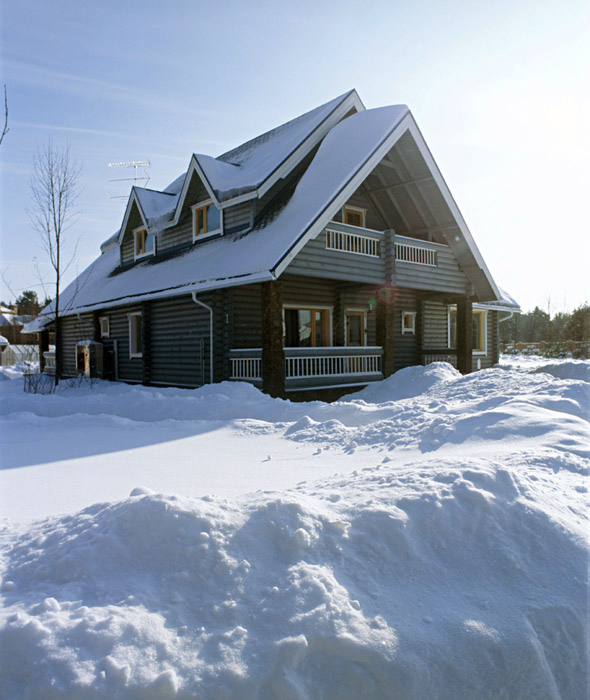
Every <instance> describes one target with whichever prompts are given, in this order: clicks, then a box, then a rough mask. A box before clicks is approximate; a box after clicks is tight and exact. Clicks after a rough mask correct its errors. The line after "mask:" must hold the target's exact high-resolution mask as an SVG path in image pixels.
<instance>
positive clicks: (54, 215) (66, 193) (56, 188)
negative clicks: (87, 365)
mask: <svg viewBox="0 0 590 700" xmlns="http://www.w3.org/2000/svg"><path fill="white" fill-rule="evenodd" d="M81 172H82V168H81V166H80V165H79V164H78V163H76V162H74V161H72V160H71V158H70V148H69V145H67V146H65V147H64V148H62V149H58V148H56V147H55V146H54V145H53V142H52V140H51V139H50V140H49V141H48V143H47V144H46V145H45V146H44V147H43V148H39V149H38V150H37V152H36V154H35V156H34V157H33V170H32V173H31V180H30V190H31V199H32V202H33V203H32V207H31V209H30V210H29V212H28V214H29V218H30V220H31V223H32V225H33V228H34V229H35V231H36V232H37V234H38V235H39V238H40V240H41V244H42V247H43V248H44V250H45V252H46V253H47V256H48V257H49V262H50V263H51V266H52V267H53V269H54V271H55V297H54V315H55V383H56V384H58V383H59V375H60V370H61V366H60V365H61V362H60V352H61V333H60V318H59V311H60V303H59V302H60V299H59V295H60V286H61V279H62V276H63V274H64V272H65V271H66V270H67V268H68V267H69V266H70V264H71V263H72V261H73V259H74V256H75V246H74V250H73V251H70V252H69V253H68V254H67V255H66V258H65V262H64V243H65V242H66V239H67V236H66V233H67V231H68V230H69V229H70V227H71V226H72V224H73V223H74V220H75V218H74V217H75V211H74V205H75V202H76V199H77V198H78V195H79V193H80V189H79V187H78V180H79V177H80V174H81Z"/></svg>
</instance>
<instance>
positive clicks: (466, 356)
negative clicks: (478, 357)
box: [457, 297, 473, 374]
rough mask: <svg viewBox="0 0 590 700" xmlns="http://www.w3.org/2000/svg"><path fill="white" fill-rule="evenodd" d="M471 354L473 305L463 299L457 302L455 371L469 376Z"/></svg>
mask: <svg viewBox="0 0 590 700" xmlns="http://www.w3.org/2000/svg"><path fill="white" fill-rule="evenodd" d="M472 353H473V305H472V303H471V301H470V300H469V299H466V298H465V297H463V298H461V299H459V300H458V301H457V369H458V370H459V372H461V374H469V373H470V372H471V369H472V359H471V358H472Z"/></svg>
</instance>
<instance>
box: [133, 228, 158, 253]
mask: <svg viewBox="0 0 590 700" xmlns="http://www.w3.org/2000/svg"><path fill="white" fill-rule="evenodd" d="M133 239H134V248H133V251H134V258H135V260H138V259H139V258H144V257H146V256H147V255H153V254H154V253H155V252H156V246H155V245H154V235H153V234H152V233H150V234H148V232H147V229H146V228H145V226H142V227H141V228H136V229H134V230H133Z"/></svg>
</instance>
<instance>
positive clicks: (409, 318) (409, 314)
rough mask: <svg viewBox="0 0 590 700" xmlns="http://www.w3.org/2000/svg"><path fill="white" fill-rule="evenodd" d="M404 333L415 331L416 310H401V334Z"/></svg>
mask: <svg viewBox="0 0 590 700" xmlns="http://www.w3.org/2000/svg"><path fill="white" fill-rule="evenodd" d="M404 333H412V334H414V335H415V333H416V312H415V311H403V312H402V335H403V334H404Z"/></svg>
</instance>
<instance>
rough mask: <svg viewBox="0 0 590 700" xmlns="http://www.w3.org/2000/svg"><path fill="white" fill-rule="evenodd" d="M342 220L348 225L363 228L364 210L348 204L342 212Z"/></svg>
mask: <svg viewBox="0 0 590 700" xmlns="http://www.w3.org/2000/svg"><path fill="white" fill-rule="evenodd" d="M342 220H343V221H344V223H345V224H349V225H350V226H360V227H361V228H365V210H364V209H361V208H360V207H353V206H351V205H349V204H348V205H346V206H345V207H344V210H343V212H342Z"/></svg>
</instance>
